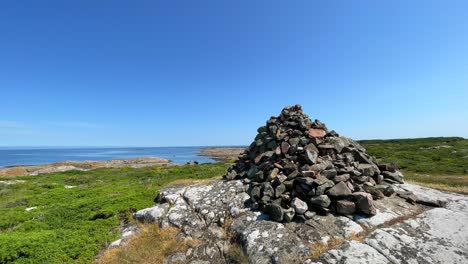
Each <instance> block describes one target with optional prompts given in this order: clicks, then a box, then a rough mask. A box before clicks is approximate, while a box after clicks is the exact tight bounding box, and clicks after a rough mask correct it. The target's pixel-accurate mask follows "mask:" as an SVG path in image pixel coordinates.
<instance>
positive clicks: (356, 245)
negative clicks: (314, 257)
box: [319, 184, 468, 264]
mask: <svg viewBox="0 0 468 264" xmlns="http://www.w3.org/2000/svg"><path fill="white" fill-rule="evenodd" d="M401 187H402V188H404V189H407V190H411V191H412V192H413V193H414V194H415V195H416V196H417V197H418V199H421V200H422V201H423V202H429V203H440V202H442V203H444V204H445V208H434V209H430V210H427V211H425V212H423V213H422V214H420V215H418V216H416V217H414V218H411V219H407V220H405V221H402V222H401V223H397V224H395V225H393V226H391V227H387V228H381V229H377V230H375V231H373V232H371V233H370V234H369V235H368V236H367V237H366V238H365V239H364V241H363V242H357V241H351V242H347V243H345V244H344V245H343V246H342V247H341V248H340V249H336V250H330V251H328V252H327V253H325V254H324V255H323V256H322V257H321V259H320V262H319V263H460V264H462V263H468V197H467V196H463V195H457V194H449V193H443V192H439V191H436V190H433V189H429V188H424V187H420V186H417V185H409V184H404V185H402V186H401Z"/></svg>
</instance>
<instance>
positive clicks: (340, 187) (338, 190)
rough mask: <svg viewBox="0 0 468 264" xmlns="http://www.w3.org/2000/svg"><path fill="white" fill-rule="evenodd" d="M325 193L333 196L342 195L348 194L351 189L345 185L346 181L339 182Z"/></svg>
mask: <svg viewBox="0 0 468 264" xmlns="http://www.w3.org/2000/svg"><path fill="white" fill-rule="evenodd" d="M327 194H328V195H330V196H333V197H342V196H347V195H350V194H351V191H350V190H349V188H348V186H346V183H344V182H339V183H337V184H336V185H335V186H333V187H332V188H331V189H330V190H328V192H327Z"/></svg>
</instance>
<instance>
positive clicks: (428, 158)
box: [360, 137, 468, 175]
mask: <svg viewBox="0 0 468 264" xmlns="http://www.w3.org/2000/svg"><path fill="white" fill-rule="evenodd" d="M360 143H361V144H362V145H363V146H364V147H365V148H366V149H367V151H368V152H369V154H371V155H373V156H375V157H376V158H377V159H378V160H379V161H381V162H395V163H397V164H399V165H400V167H401V168H402V169H403V170H404V171H408V172H413V173H425V174H432V175H468V140H467V139H463V138H457V137H451V138H418V139H392V140H363V141H360Z"/></svg>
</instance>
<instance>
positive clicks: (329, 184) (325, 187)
mask: <svg viewBox="0 0 468 264" xmlns="http://www.w3.org/2000/svg"><path fill="white" fill-rule="evenodd" d="M333 186H335V184H334V183H333V181H327V182H325V183H324V184H322V185H320V186H318V187H317V188H316V189H315V195H322V194H325V192H326V191H327V190H328V189H330V188H332V187H333Z"/></svg>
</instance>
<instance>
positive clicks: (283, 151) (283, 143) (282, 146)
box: [281, 142, 291, 154]
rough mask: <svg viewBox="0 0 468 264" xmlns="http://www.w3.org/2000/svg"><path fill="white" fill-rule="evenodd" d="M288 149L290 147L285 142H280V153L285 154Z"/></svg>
mask: <svg viewBox="0 0 468 264" xmlns="http://www.w3.org/2000/svg"><path fill="white" fill-rule="evenodd" d="M289 148H291V145H289V143H287V142H281V152H282V153H284V154H286V153H288V152H289Z"/></svg>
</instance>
